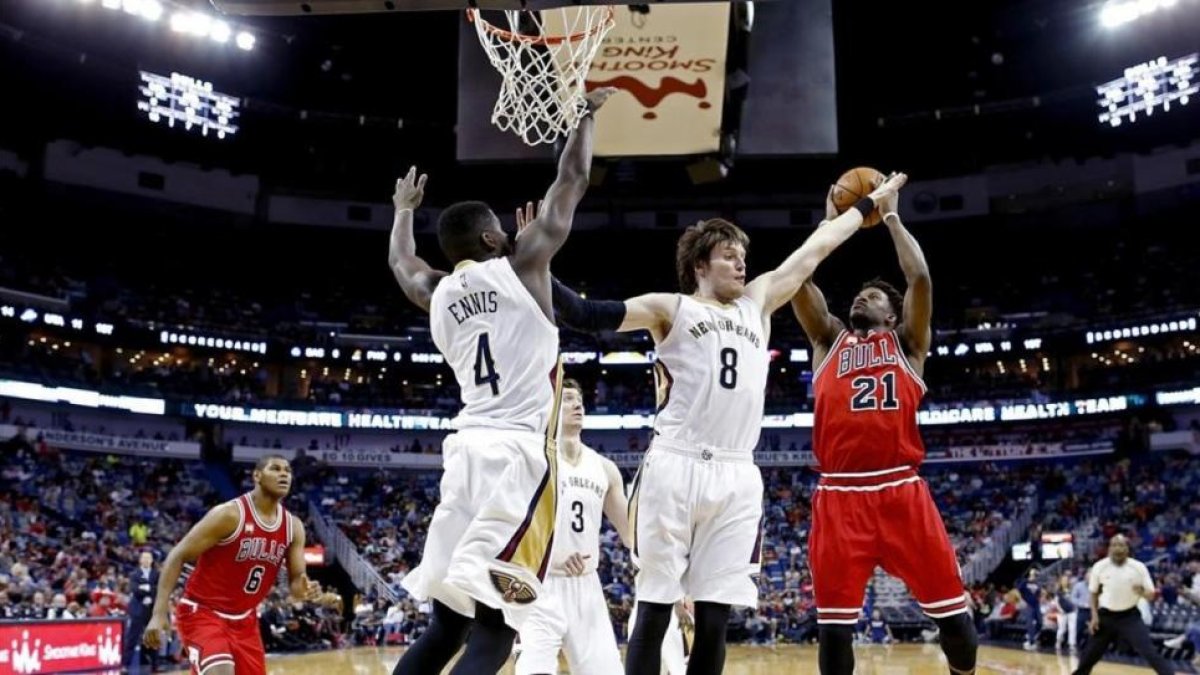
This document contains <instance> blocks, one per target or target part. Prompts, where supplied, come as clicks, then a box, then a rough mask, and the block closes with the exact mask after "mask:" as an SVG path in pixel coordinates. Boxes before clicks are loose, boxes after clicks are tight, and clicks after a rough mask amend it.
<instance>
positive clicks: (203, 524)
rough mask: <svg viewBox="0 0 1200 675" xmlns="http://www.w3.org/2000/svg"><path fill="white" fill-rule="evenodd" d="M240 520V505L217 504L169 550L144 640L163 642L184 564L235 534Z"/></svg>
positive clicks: (149, 644)
mask: <svg viewBox="0 0 1200 675" xmlns="http://www.w3.org/2000/svg"><path fill="white" fill-rule="evenodd" d="M238 521H239V519H238V511H237V506H235V505H234V504H233V503H231V502H230V503H225V504H222V505H220V506H217V507H215V508H213V509H212V510H211V511H209V512H208V514H207V515H205V516H204V517H203V518H201V519H200V522H198V523H196V524H195V525H193V526H192V529H191V530H189V531H188V533H187V534H186V535H184V537H183V539H181V540H179V543H178V544H176V545H175V547H174V548H172V549H171V552H170V553H168V554H167V559H166V560H164V561H163V565H162V570H161V571H160V572H159V576H158V591H157V593H156V595H155V596H154V610H153V612H152V614H151V616H150V623H149V624H147V625H146V632H145V634H144V637H143V642H144V643H145V645H146V646H147V647H149V648H151V649H158V648H159V646H161V645H162V636H163V631H164V630H166V628H167V626H169V625H170V617H169V616H167V609H168V606H169V604H170V603H169V601H170V599H171V593H172V592H173V591H174V590H175V584H177V583H178V582H179V575H180V574H181V573H182V572H183V564H184V563H185V562H191V561H193V560H195V559H196V558H199V557H200V554H202V553H204V552H205V551H207V550H208V549H210V548H212V547H214V546H216V545H217V544H218V543H220V541H221V540H222V539H224V538H226V537H228V536H229V535H231V534H233V532H234V530H236V529H237V526H238Z"/></svg>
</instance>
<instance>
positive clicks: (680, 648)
mask: <svg viewBox="0 0 1200 675" xmlns="http://www.w3.org/2000/svg"><path fill="white" fill-rule="evenodd" d="M636 625H637V603H636V602H635V603H633V612H631V613H630V614H629V635H633V627H634V626H636ZM692 638H693V635H692V631H691V630H690V629H688V630H685V629H684V627H683V626H681V625H680V624H679V615H678V614H676V613H675V608H674V607H672V608H671V623H669V624H667V634H666V635H664V636H663V643H662V670H661V672H662V673H665V674H666V675H687V664H688V657H690V656H691V655H692Z"/></svg>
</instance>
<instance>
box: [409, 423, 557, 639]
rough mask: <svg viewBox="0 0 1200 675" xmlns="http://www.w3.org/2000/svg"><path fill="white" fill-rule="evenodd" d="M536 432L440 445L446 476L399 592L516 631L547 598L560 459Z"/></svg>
mask: <svg viewBox="0 0 1200 675" xmlns="http://www.w3.org/2000/svg"><path fill="white" fill-rule="evenodd" d="M550 445H551V444H550V443H549V442H548V441H547V439H546V436H544V435H542V434H538V433H533V432H524V431H507V430H494V429H488V430H481V429H470V430H465V431H460V432H458V433H455V434H451V435H450V436H448V437H446V440H445V441H443V442H442V457H443V462H444V468H445V473H444V474H443V475H442V482H441V502H440V503H438V506H437V508H436V509H435V510H434V512H433V520H432V521H431V522H430V523H429V534H428V536H427V538H426V540H425V551H424V553H423V554H422V556H421V564H420V565H418V566H417V567H416V568H415V569H413V570H412V572H410V573H409V574H408V575H407V576H405V577H404V580H403V581H402V582H401V585H402V586H404V588H405V589H407V590H408V592H409V593H411V594H412V595H413V596H414V597H416V598H417V599H418V600H425V599H429V598H432V599H435V600H439V601H441V602H442V603H443V604H445V605H446V606H448V607H450V609H453V610H454V611H456V612H458V613H459V614H462V615H464V616H470V617H474V616H475V603H476V602H482V603H483V604H485V605H487V606H489V607H493V608H496V609H499V610H501V611H503V613H504V620H505V622H506V623H507V624H508V625H510V626H512V627H513V628H517V629H519V628H520V627H521V623H522V622H523V621H524V620H525V618H526V617H527V616H528V613H529V610H530V609H531V608H532V607H533V604H534V601H535V600H537V599H538V597H539V596H540V595H541V594H542V584H541V579H542V578H543V577H544V576H545V574H546V570H547V569H548V567H549V562H550V545H551V542H552V541H553V535H554V522H555V509H556V508H557V499H558V489H557V488H558V476H557V462H556V455H555V452H554V450H553V448H551V447H550Z"/></svg>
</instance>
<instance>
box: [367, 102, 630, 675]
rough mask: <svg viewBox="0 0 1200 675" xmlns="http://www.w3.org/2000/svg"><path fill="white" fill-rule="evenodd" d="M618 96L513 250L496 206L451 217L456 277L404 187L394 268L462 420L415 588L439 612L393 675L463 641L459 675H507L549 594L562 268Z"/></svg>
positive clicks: (442, 226) (398, 201) (414, 674)
mask: <svg viewBox="0 0 1200 675" xmlns="http://www.w3.org/2000/svg"><path fill="white" fill-rule="evenodd" d="M612 91H613V90H611V89H600V90H596V91H593V92H591V93H589V94H588V111H589V114H587V115H585V116H584V119H583V120H581V121H580V123H579V126H578V128H577V129H575V130H574V131H573V132H571V134H570V135H569V136H568V137H567V141H566V144H565V147H564V148H563V153H562V157H561V158H560V159H559V165H558V177H557V178H556V179H555V181H554V183H553V184H552V185H551V186H550V189H549V191H548V192H547V193H546V197H545V201H544V208H543V209H541V211H540V213H538V214H537V216H536V218H534V219H533V221H532V222H531V223H530V224H529V225H528V226H527V227H526V228H525V231H524V232H523V233H522V236H521V239H520V241H519V242H517V244H516V245H515V246H514V245H512V244H510V243H509V239H508V237H507V235H505V233H504V231H503V230H501V229H500V221H499V219H497V218H496V215H495V214H494V213H492V210H491V209H490V208H488V206H487V205H486V204H483V203H481V202H462V203H458V204H454V205H452V206H450V207H448V208H446V209H445V210H443V211H442V213H441V215H440V217H439V218H438V243H439V244H440V245H441V248H442V252H443V253H444V254H445V255H446V257H447V258H448V259H449V260H450V262H451V263H452V264H454V271H453V272H450V273H446V272H440V271H437V270H434V269H433V268H431V267H430V266H429V265H428V264H427V263H426V262H425V261H424V260H422V259H421V258H419V257H418V256H417V254H416V242H415V241H414V239H413V210H414V209H416V208H417V207H418V206H419V205H420V203H421V199H422V197H423V196H424V188H425V176H424V175H422V176H420V177H419V178H418V176H417V172H416V169H415V167H414V168H413V169H412V170H410V171H409V173H408V175H407V176H406V177H405V178H402V179H400V180H398V181H396V193H395V195H394V196H393V197H392V200H393V202H394V204H395V206H396V218H395V222H394V224H393V226H392V237H391V246H390V249H389V251H388V262H389V264H390V266H391V268H392V271H393V273H394V274H395V276H396V280H397V281H398V282H399V283H400V287H401V288H402V289H403V290H404V294H405V295H406V296H408V298H409V299H410V300H411V301H412V302H413V303H414V304H416V305H417V306H419V307H421V308H422V309H424V310H426V311H428V312H429V323H430V333H431V334H432V336H433V341H434V343H435V344H436V345H437V348H438V350H439V351H440V352H441V353H442V355H443V356H444V357H445V358H446V362H447V363H448V364H449V365H450V367H451V368H452V369H453V370H454V377H455V379H456V380H457V381H458V386H459V389H460V391H461V394H462V401H463V408H462V410H461V412H460V413H459V414H458V416H457V417H455V419H454V422H453V426H454V428H455V429H456V432H457V433H454V434H451V435H450V436H448V437H447V438H446V440H445V442H444V443H443V446H442V455H443V466H444V469H445V473H444V474H443V476H442V482H441V501H440V503H439V504H438V506H437V509H436V510H435V511H434V513H433V520H432V521H431V522H430V524H429V534H428V538H427V539H426V541H425V550H424V551H423V553H422V557H421V564H420V565H419V566H417V568H416V569H414V570H413V571H412V572H411V573H409V574H408V576H406V577H405V578H404V581H403V585H404V587H405V588H406V589H407V590H408V591H409V592H410V593H412V594H413V596H415V597H417V598H419V599H426V598H430V599H432V600H433V617H432V620H431V622H430V626H429V629H428V630H426V631H425V633H424V634H422V635H421V637H420V639H418V640H417V642H416V643H414V644H413V646H412V647H411V648H409V649H408V650H407V651H406V652H405V653H404V656H403V657H402V658H401V659H400V662H399V663H397V664H396V668H395V670H394V671H393V672H394V673H395V675H428V674H429V673H440V672H442V669H443V668H444V667H445V665H446V664H447V663H448V662H449V661H450V659H451V658H452V657H453V656H454V654H455V653H456V652H457V651H458V649H459V647H460V646H462V644H463V642H464V641H466V643H467V646H466V651H465V652H464V653H463V656H462V658H461V659H460V660H459V661H458V663H457V664H456V665H455V667H454V670H453V671H452V673H470V674H471V675H481V674H482V673H495V672H497V671H498V670H499V669H500V668H501V667H502V666H503V664H504V661H505V660H507V658H508V655H509V654H510V653H511V651H512V643H513V639H514V638H515V637H516V632H515V629H518V628H520V626H521V623H522V622H523V621H524V619H525V618H526V617H527V616H528V613H529V610H530V609H531V606H532V605H533V603H534V601H535V600H537V598H538V596H539V595H540V593H541V586H542V583H541V582H542V579H543V578H544V576H545V573H546V568H547V566H548V565H549V562H550V547H551V543H552V542H553V540H554V522H555V517H556V509H557V498H558V480H557V475H556V470H557V447H556V444H557V437H558V419H557V418H558V395H557V394H558V391H557V388H558V384H559V381H560V374H561V363H560V362H559V359H558V329H557V328H556V327H555V325H554V323H553V317H554V310H553V308H552V305H551V284H550V259H551V258H552V257H553V256H554V254H555V253H556V252H557V251H558V249H559V248H560V247H561V246H562V245H563V243H564V242H565V241H566V238H567V235H568V234H569V233H570V231H571V221H572V219H573V217H574V214H575V207H576V206H577V205H578V204H579V201H580V200H581V199H582V198H583V194H584V192H585V191H586V190H587V186H588V172H589V170H590V168H591V160H592V136H593V131H594V127H595V120H594V119H593V117H592V115H591V114H590V112H591V111H594V110H595V109H596V108H597V107H599V106H600V105H602V104H603V103H604V101H605V100H606V99H607V98H608V97H609V96H610V95H611V94H612ZM468 632H469V634H470V638H469V639H468V637H467V635H468Z"/></svg>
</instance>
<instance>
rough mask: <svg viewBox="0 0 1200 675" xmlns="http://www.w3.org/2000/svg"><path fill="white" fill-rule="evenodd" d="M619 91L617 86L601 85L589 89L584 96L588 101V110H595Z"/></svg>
mask: <svg viewBox="0 0 1200 675" xmlns="http://www.w3.org/2000/svg"><path fill="white" fill-rule="evenodd" d="M615 93H617V88H616V87H600V88H599V89H593V90H591V91H589V92H588V93H587V94H586V95H585V96H584V97H583V98H584V100H586V101H587V105H588V110H591V111H593V112H595V111H596V110H599V109H600V108H601V107H603V106H604V102H605V101H607V100H608V98H609V97H610V96H612V95H613V94H615Z"/></svg>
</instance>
